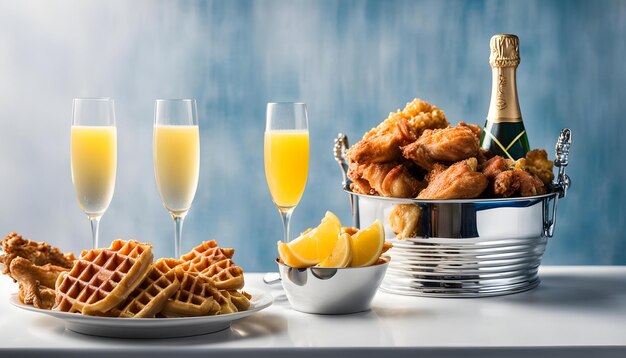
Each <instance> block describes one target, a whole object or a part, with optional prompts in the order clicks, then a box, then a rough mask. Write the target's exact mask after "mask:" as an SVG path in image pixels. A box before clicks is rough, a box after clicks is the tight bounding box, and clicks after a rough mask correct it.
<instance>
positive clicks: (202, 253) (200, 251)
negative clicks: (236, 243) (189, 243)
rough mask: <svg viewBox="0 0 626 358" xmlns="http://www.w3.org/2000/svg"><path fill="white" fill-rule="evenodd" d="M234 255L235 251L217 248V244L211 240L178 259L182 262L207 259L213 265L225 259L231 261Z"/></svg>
mask: <svg viewBox="0 0 626 358" xmlns="http://www.w3.org/2000/svg"><path fill="white" fill-rule="evenodd" d="M234 254H235V249H230V248H229V249H225V248H221V247H218V246H217V242H216V241H215V240H211V241H204V242H202V243H201V244H200V245H198V246H196V247H194V248H193V249H192V250H191V251H189V252H188V253H186V254H184V255H182V256H181V257H180V259H181V260H183V261H192V260H194V259H195V258H197V257H207V258H208V259H209V260H210V261H211V263H215V262H218V261H222V260H225V259H232V258H233V255H234Z"/></svg>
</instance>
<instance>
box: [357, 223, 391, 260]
mask: <svg viewBox="0 0 626 358" xmlns="http://www.w3.org/2000/svg"><path fill="white" fill-rule="evenodd" d="M384 243H385V228H384V227H383V224H382V223H381V222H380V220H376V221H374V223H373V224H372V225H370V226H369V227H367V228H365V229H362V230H359V231H358V232H357V233H356V234H354V235H352V264H351V266H352V267H359V266H368V265H372V264H374V263H375V262H376V260H378V258H379V257H380V254H381V253H382V251H383V245H384Z"/></svg>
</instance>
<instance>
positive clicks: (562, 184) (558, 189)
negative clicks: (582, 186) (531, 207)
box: [543, 128, 572, 237]
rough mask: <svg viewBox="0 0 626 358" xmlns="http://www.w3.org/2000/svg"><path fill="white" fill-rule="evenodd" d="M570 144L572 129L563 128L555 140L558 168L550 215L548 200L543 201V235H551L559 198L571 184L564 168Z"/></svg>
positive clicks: (555, 161)
mask: <svg viewBox="0 0 626 358" xmlns="http://www.w3.org/2000/svg"><path fill="white" fill-rule="evenodd" d="M571 145H572V131H571V130H570V129H569V128H563V129H562V130H561V133H560V134H559V138H558V139H557V141H556V146H555V155H556V159H554V165H555V166H556V167H557V168H559V173H558V174H557V177H556V178H554V181H553V182H552V190H553V191H554V192H555V194H556V195H554V196H553V197H552V215H550V200H546V201H544V202H543V235H544V236H546V237H552V236H553V235H554V227H555V226H556V210H557V205H558V203H559V199H561V198H565V196H567V189H569V187H570V186H571V185H572V181H571V179H570V177H569V176H568V175H567V174H565V168H566V167H567V165H568V164H569V150H570V146H571Z"/></svg>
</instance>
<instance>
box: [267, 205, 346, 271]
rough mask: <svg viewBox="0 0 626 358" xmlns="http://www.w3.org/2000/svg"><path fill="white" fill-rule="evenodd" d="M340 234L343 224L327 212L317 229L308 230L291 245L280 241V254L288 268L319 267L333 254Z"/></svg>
mask: <svg viewBox="0 0 626 358" xmlns="http://www.w3.org/2000/svg"><path fill="white" fill-rule="evenodd" d="M340 232H341V222H340V221H339V219H338V218H337V216H336V215H335V214H333V213H331V212H330V211H327V212H326V215H325V216H324V218H323V219H322V222H321V223H320V224H319V225H318V226H317V227H316V228H315V229H312V230H306V231H305V232H303V233H302V234H301V235H300V236H299V237H298V238H296V239H294V240H292V241H291V242H289V243H286V244H285V243H283V242H280V241H279V242H278V254H279V255H280V258H281V259H282V260H283V262H284V263H285V264H286V265H287V266H291V267H308V266H314V265H317V264H318V263H319V262H320V261H322V260H324V259H325V258H327V257H328V256H329V255H330V254H331V253H332V252H333V249H334V248H335V244H337V240H338V238H339V233H340Z"/></svg>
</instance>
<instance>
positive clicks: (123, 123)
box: [0, 0, 626, 271]
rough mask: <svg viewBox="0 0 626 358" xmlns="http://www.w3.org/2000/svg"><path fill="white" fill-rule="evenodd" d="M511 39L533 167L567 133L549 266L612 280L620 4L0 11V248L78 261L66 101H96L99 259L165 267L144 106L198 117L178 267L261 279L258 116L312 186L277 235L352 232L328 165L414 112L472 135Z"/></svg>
mask: <svg viewBox="0 0 626 358" xmlns="http://www.w3.org/2000/svg"><path fill="white" fill-rule="evenodd" d="M503 32H505V33H515V34H517V35H518V36H519V37H520V42H521V57H522V63H521V65H520V67H519V69H518V90H519V95H520V103H521V106H522V113H523V116H524V120H525V123H526V128H527V130H528V134H529V138H530V141H531V147H543V148H547V149H548V150H549V153H551V157H552V156H553V149H552V148H554V142H555V140H556V136H557V134H558V131H559V129H560V128H562V127H566V126H567V127H570V128H572V130H573V140H574V145H573V148H572V155H571V157H572V158H571V163H570V167H569V174H570V176H571V177H572V179H573V187H572V189H571V192H570V194H569V196H568V198H567V200H565V201H563V202H562V205H561V206H560V207H559V217H558V227H557V230H556V235H555V237H554V238H553V239H552V240H551V242H550V244H549V246H548V251H547V254H546V259H545V262H546V263H547V264H568V265H569V264H626V238H625V237H624V233H625V232H626V220H625V219H624V216H625V214H626V210H625V208H626V206H625V204H624V201H625V199H626V196H625V190H624V182H625V180H626V169H625V167H624V165H623V163H624V155H626V144H625V141H624V135H625V133H626V119H624V118H623V116H624V113H626V97H625V94H626V90H624V83H626V70H624V68H623V63H624V59H625V58H626V41H624V37H625V36H626V2H624V1H598V2H583V1H527V2H518V1H182V0H181V1H164V0H163V1H161V0H139V1H115V0H114V1H109V0H107V1H105V0H98V1H89V2H84V1H65V0H63V1H58V0H57V1H44V0H41V1H30V0H20V1H18V0H15V1H9V0H0V148H1V149H0V168H1V170H0V232H1V234H2V235H4V234H6V233H8V232H10V231H17V232H20V233H22V234H24V235H26V236H27V237H30V238H32V239H35V240H46V241H49V242H51V243H53V244H56V245H59V246H60V247H62V248H63V249H64V250H73V251H77V252H80V250H82V249H84V248H87V247H88V246H89V245H90V243H91V241H90V240H91V239H90V235H91V234H90V228H89V224H88V222H87V219H86V218H85V216H84V215H83V213H82V212H81V211H80V209H79V207H78V205H77V204H76V201H75V198H74V191H73V187H72V183H71V176H70V155H69V143H70V141H69V140H70V130H69V129H70V117H71V104H72V98H73V97H90V96H111V97H113V98H115V100H116V107H117V108H116V110H117V120H118V155H119V157H118V176H117V184H116V188H115V196H114V198H113V202H112V204H111V206H110V207H109V210H108V212H107V213H106V214H105V216H104V217H103V220H102V223H101V242H108V241H110V240H112V239H113V238H116V237H124V238H136V239H139V240H144V241H150V242H152V243H154V244H155V250H156V254H157V255H159V256H160V255H170V254H171V253H172V251H173V224H172V222H171V218H170V217H169V215H168V214H167V212H166V210H165V209H164V208H163V206H162V204H161V202H160V199H159V195H158V192H157V189H156V185H155V181H154V176H153V169H152V149H151V146H152V143H151V141H152V121H153V106H154V102H153V100H154V99H155V98H180V97H193V98H196V99H197V100H198V111H199V115H200V128H201V136H202V138H201V175H200V184H199V188H198V192H197V194H196V199H195V202H194V205H193V207H192V209H191V211H190V213H189V215H188V217H187V220H186V225H185V230H184V236H183V240H184V248H185V249H188V248H191V247H192V246H193V245H194V244H196V243H198V242H199V241H201V240H206V239H210V238H214V239H217V240H218V241H219V242H220V244H222V245H223V246H233V247H235V248H236V249H237V255H236V259H237V260H236V261H237V262H238V263H240V264H241V265H242V266H244V269H246V270H249V271H264V270H272V269H273V267H274V264H273V258H274V257H276V251H275V242H276V241H277V240H278V239H281V238H282V236H281V235H282V227H281V223H280V219H279V215H278V213H277V211H276V209H275V208H274V205H273V203H272V201H271V199H270V196H269V193H268V190H267V186H266V183H265V177H264V171H263V155H262V150H263V130H264V120H265V118H264V114H265V104H266V102H268V101H303V102H306V103H307V104H308V109H309V121H310V132H311V164H310V176H309V182H308V185H307V189H306V192H305V194H304V198H303V200H302V201H301V203H300V205H299V206H298V208H297V209H296V211H295V214H294V216H293V222H292V232H293V233H297V232H299V231H302V230H304V229H305V228H307V227H309V226H313V225H316V224H317V222H318V221H319V219H321V217H322V216H323V214H324V212H325V210H332V211H334V212H335V213H337V214H338V215H339V217H340V218H341V219H342V220H344V221H345V222H346V223H349V219H350V214H349V205H348V201H347V198H346V196H345V195H344V194H343V193H342V191H341V188H340V182H341V177H340V173H339V169H338V168H337V165H336V163H335V162H334V160H333V158H332V155H331V146H332V141H333V139H334V137H335V136H336V134H337V132H339V131H343V132H346V133H348V134H349V136H350V137H351V138H352V140H353V141H354V140H355V139H357V138H359V137H360V136H361V135H362V134H363V133H364V132H365V131H366V130H368V129H369V128H371V127H373V126H374V125H376V124H377V123H379V122H380V121H381V120H382V119H384V118H385V117H386V116H387V114H388V113H389V112H390V111H392V110H396V109H397V108H401V107H403V106H404V104H405V103H406V102H407V101H409V100H411V99H413V98H414V97H421V98H424V99H426V100H428V101H429V102H431V103H433V104H436V105H438V106H439V107H440V108H442V109H443V110H444V111H445V112H446V115H447V117H448V119H449V121H450V122H453V123H455V122H458V121H461V120H463V121H467V122H471V123H476V124H480V125H482V124H483V119H484V118H485V115H486V112H487V109H488V105H489V96H490V85H491V75H490V68H489V65H488V54H489V47H488V46H489V38H490V37H491V36H492V35H493V34H495V33H503Z"/></svg>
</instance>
